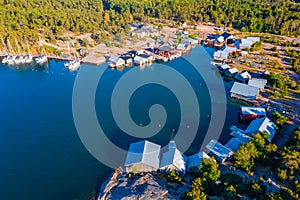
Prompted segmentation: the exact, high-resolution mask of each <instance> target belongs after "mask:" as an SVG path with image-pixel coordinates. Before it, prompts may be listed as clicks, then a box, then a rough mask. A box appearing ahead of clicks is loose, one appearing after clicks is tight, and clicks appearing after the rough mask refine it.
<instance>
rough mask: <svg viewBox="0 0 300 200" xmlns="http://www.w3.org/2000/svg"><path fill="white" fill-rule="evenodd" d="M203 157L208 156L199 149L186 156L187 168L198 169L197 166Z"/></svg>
mask: <svg viewBox="0 0 300 200" xmlns="http://www.w3.org/2000/svg"><path fill="white" fill-rule="evenodd" d="M203 158H210V157H209V156H208V155H207V154H206V153H205V152H203V151H201V152H199V153H196V154H194V155H191V156H189V157H188V165H187V169H188V170H189V171H193V170H194V169H195V170H198V166H199V165H200V164H201V163H202V160H203Z"/></svg>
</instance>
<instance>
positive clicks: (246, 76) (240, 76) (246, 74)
mask: <svg viewBox="0 0 300 200" xmlns="http://www.w3.org/2000/svg"><path fill="white" fill-rule="evenodd" d="M234 79H235V80H237V81H240V82H242V83H246V82H247V81H248V80H249V79H251V75H250V74H249V72H247V71H243V72H241V73H239V74H236V75H234Z"/></svg>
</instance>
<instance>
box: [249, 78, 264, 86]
mask: <svg viewBox="0 0 300 200" xmlns="http://www.w3.org/2000/svg"><path fill="white" fill-rule="evenodd" d="M266 84H267V79H258V78H253V79H250V80H249V81H248V85H251V86H255V87H258V88H259V89H264V88H265V86H266Z"/></svg>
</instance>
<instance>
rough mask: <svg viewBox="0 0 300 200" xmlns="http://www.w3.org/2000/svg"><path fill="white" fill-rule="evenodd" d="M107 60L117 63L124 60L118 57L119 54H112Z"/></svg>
mask: <svg viewBox="0 0 300 200" xmlns="http://www.w3.org/2000/svg"><path fill="white" fill-rule="evenodd" d="M109 61H110V62H112V63H118V62H119V61H124V60H123V59H122V58H120V57H119V56H115V55H113V56H111V57H110V58H109ZM124 62H125V61H124Z"/></svg>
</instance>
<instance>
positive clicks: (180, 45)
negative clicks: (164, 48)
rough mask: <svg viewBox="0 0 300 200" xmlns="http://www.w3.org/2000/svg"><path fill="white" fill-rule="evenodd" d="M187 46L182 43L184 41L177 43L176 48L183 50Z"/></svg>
mask: <svg viewBox="0 0 300 200" xmlns="http://www.w3.org/2000/svg"><path fill="white" fill-rule="evenodd" d="M187 47H188V44H184V43H180V44H178V46H177V47H176V49H177V50H180V51H183V50H185V49H186V48H187Z"/></svg>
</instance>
